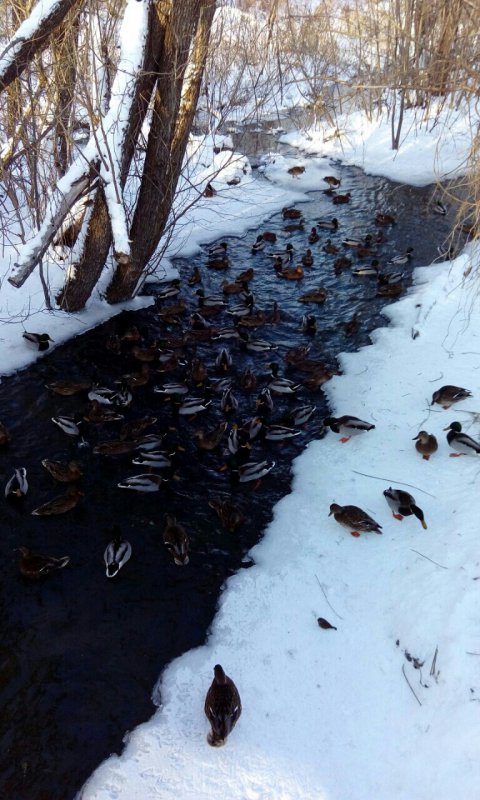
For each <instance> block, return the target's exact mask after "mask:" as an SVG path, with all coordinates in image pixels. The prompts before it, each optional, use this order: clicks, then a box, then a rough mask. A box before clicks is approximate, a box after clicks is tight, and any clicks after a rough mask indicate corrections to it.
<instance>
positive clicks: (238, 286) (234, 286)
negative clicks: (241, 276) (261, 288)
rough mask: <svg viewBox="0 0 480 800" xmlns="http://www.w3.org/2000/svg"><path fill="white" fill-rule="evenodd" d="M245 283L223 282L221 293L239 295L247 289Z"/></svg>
mask: <svg viewBox="0 0 480 800" xmlns="http://www.w3.org/2000/svg"><path fill="white" fill-rule="evenodd" d="M247 286H248V284H247V282H246V281H242V282H240V281H233V282H230V283H229V282H228V281H223V283H222V292H223V294H240V293H241V292H244V291H245V290H246V289H247Z"/></svg>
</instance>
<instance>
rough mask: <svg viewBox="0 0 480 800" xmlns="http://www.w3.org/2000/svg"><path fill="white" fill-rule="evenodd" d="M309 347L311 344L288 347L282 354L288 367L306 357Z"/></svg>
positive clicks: (310, 347)
mask: <svg viewBox="0 0 480 800" xmlns="http://www.w3.org/2000/svg"><path fill="white" fill-rule="evenodd" d="M311 349H312V345H311V344H305V345H301V346H300V347H290V348H289V349H288V350H287V352H286V353H285V355H284V361H285V363H286V364H288V365H289V366H290V367H294V366H296V364H298V362H299V361H303V360H304V359H305V358H307V356H308V354H309V353H310V350H311Z"/></svg>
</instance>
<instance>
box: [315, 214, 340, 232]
mask: <svg viewBox="0 0 480 800" xmlns="http://www.w3.org/2000/svg"><path fill="white" fill-rule="evenodd" d="M317 228H322V229H323V230H325V231H336V230H337V228H338V219H337V218H336V217H333V219H330V220H328V219H319V220H317Z"/></svg>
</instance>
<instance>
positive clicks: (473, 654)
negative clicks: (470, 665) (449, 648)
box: [465, 650, 480, 656]
mask: <svg viewBox="0 0 480 800" xmlns="http://www.w3.org/2000/svg"><path fill="white" fill-rule="evenodd" d="M465 652H466V654H467V656H480V653H472V652H471V651H470V650H465Z"/></svg>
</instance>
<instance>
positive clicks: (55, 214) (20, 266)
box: [8, 0, 151, 288]
mask: <svg viewBox="0 0 480 800" xmlns="http://www.w3.org/2000/svg"><path fill="white" fill-rule="evenodd" d="M150 2H151V0H145V2H138V0H129V2H128V4H127V7H126V9H125V14H124V17H123V21H122V27H121V31H120V59H119V63H118V68H117V73H116V76H115V80H114V83H113V86H112V94H111V98H110V105H109V109H108V112H107V114H106V115H105V117H104V118H103V119H101V121H100V124H99V126H98V128H97V129H96V130H95V131H94V132H93V133H92V136H91V138H90V140H89V142H88V143H87V145H86V146H85V149H84V150H83V151H82V153H81V154H80V156H79V157H78V158H77V159H76V161H74V163H73V164H72V165H71V166H70V168H69V169H68V170H67V172H66V174H65V175H64V176H63V178H61V179H60V180H59V181H58V183H57V186H56V188H55V190H54V191H53V192H52V195H51V197H50V200H49V208H48V211H47V213H46V214H45V218H44V221H43V223H42V225H41V227H40V229H39V230H38V232H37V234H36V235H35V236H34V238H33V239H32V240H30V241H29V242H28V243H27V244H26V245H25V246H24V247H23V248H22V250H21V251H20V256H19V259H18V261H17V263H16V264H15V265H14V267H13V270H12V273H11V275H10V276H9V278H8V281H9V283H11V284H12V286H15V287H16V288H20V286H22V285H23V284H24V283H25V281H26V280H27V278H28V277H29V275H30V274H31V273H32V272H33V270H34V269H35V267H36V265H37V264H38V262H39V261H40V259H41V258H42V256H43V255H44V253H45V251H46V250H47V248H48V246H49V244H50V242H51V241H52V239H53V237H54V236H55V233H56V231H57V230H58V228H59V227H60V226H61V224H62V222H63V220H64V218H65V216H66V215H67V214H68V212H69V211H70V210H71V208H72V206H73V205H74V204H75V203H76V202H77V201H78V199H79V198H80V197H81V196H82V195H83V194H84V193H85V192H86V191H87V190H90V189H91V188H92V181H93V180H94V179H95V178H96V177H97V176H98V177H99V178H100V180H101V181H102V185H103V188H104V192H105V198H106V202H107V208H108V213H109V216H110V221H111V227H112V237H113V249H114V256H115V258H116V260H117V261H118V262H119V263H125V262H128V260H129V258H130V242H129V238H128V226H127V219H126V214H125V207H124V203H123V194H122V189H121V182H120V164H121V160H122V153H123V149H124V147H125V137H126V132H127V130H128V122H129V117H130V113H131V108H132V104H133V101H134V97H135V86H136V83H137V80H138V78H139V75H140V73H141V70H142V66H143V63H144V54H145V45H146V41H147V32H148V14H149V7H150Z"/></svg>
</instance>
